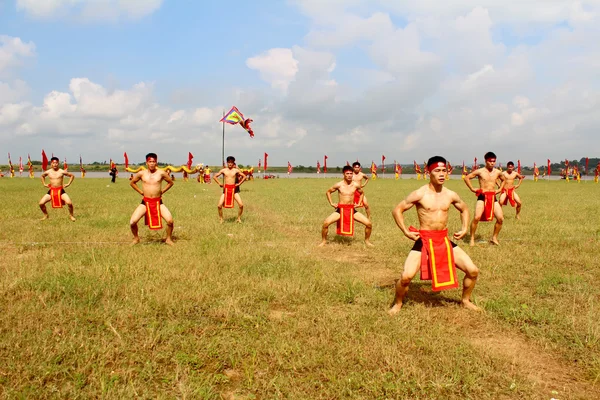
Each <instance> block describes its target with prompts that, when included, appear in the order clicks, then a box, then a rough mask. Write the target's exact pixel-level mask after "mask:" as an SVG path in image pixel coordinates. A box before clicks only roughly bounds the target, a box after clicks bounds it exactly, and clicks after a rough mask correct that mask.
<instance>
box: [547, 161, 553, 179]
mask: <svg viewBox="0 0 600 400" xmlns="http://www.w3.org/2000/svg"><path fill="white" fill-rule="evenodd" d="M551 173H552V168H550V159H548V165H547V166H546V175H547V176H550V174H551Z"/></svg>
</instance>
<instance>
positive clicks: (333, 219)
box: [319, 211, 340, 246]
mask: <svg viewBox="0 0 600 400" xmlns="http://www.w3.org/2000/svg"><path fill="white" fill-rule="evenodd" d="M339 219H340V213H339V212H337V211H334V212H333V213H332V214H331V215H330V216H329V217H327V218H325V221H323V227H322V228H321V243H320V244H319V246H325V245H326V244H327V230H328V228H329V225H331V224H333V223H334V222H337V220H339Z"/></svg>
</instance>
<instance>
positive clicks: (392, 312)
mask: <svg viewBox="0 0 600 400" xmlns="http://www.w3.org/2000/svg"><path fill="white" fill-rule="evenodd" d="M401 309H402V303H400V304H394V305H393V306H392V308H390V309H389V310H388V314H389V315H391V316H394V315H396V314H398V313H399V312H400V310H401Z"/></svg>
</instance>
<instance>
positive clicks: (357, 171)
mask: <svg viewBox="0 0 600 400" xmlns="http://www.w3.org/2000/svg"><path fill="white" fill-rule="evenodd" d="M352 170H353V171H354V175H352V180H353V181H354V182H357V183H358V184H359V185H360V188H361V189H362V188H364V187H365V186H367V183H369V177H368V176H367V175H366V174H364V173H363V172H362V170H361V166H360V163H359V162H358V161H356V162H353V163H352ZM363 179H364V180H365V183H363ZM359 201H360V193H359V192H358V191H356V192H354V204H356V208H360V207H363V206H364V207H365V212H366V213H367V218H369V219H371V209H370V208H369V203H368V202H367V196H366V195H365V194H364V193H363V196H362V201H361V202H359Z"/></svg>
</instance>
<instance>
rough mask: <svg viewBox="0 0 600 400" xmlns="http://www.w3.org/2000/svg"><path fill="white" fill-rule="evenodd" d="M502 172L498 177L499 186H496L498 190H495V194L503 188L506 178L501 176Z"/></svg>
mask: <svg viewBox="0 0 600 400" xmlns="http://www.w3.org/2000/svg"><path fill="white" fill-rule="evenodd" d="M503 175H504V174H500V176H499V178H500V181H501V183H500V187H498V190H496V194H498V193H502V191H503V190H504V186H505V185H506V179H505V178H504V176H503Z"/></svg>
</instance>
